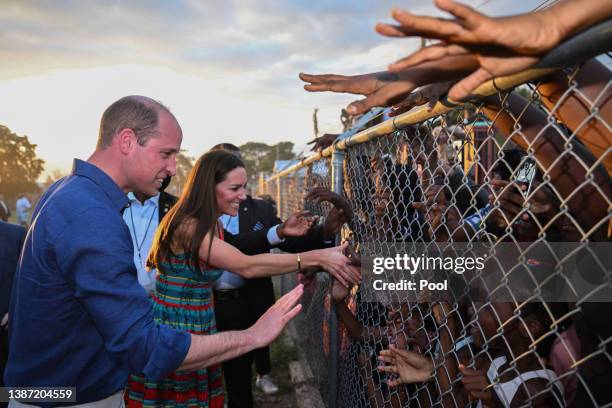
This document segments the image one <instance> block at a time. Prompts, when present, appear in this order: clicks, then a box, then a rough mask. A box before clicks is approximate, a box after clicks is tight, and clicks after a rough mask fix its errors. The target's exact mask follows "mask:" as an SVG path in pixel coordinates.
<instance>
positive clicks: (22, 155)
mask: <svg viewBox="0 0 612 408" xmlns="http://www.w3.org/2000/svg"><path fill="white" fill-rule="evenodd" d="M44 163H45V162H44V160H42V159H40V158H38V157H37V156H36V145H35V144H33V143H30V141H29V140H28V137H27V136H18V135H17V134H15V133H13V132H11V130H10V129H9V128H8V127H6V126H2V125H0V193H3V194H4V195H5V196H6V199H7V200H8V201H9V202H14V200H15V199H16V198H17V195H18V194H20V193H37V192H38V190H39V189H38V185H37V184H36V180H37V179H38V177H39V176H40V175H41V173H42V172H43V170H44Z"/></svg>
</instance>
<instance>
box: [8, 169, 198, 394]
mask: <svg viewBox="0 0 612 408" xmlns="http://www.w3.org/2000/svg"><path fill="white" fill-rule="evenodd" d="M127 204H128V199H127V196H126V195H125V194H124V193H123V192H122V191H121V189H119V187H118V186H117V184H115V183H114V182H113V180H112V179H111V178H110V177H109V176H108V175H107V174H106V173H104V172H103V171H101V170H100V169H98V168H97V167H95V166H94V165H91V164H89V163H86V162H83V161H80V160H75V162H74V168H73V172H72V174H71V175H70V176H68V177H65V178H64V179H62V180H59V181H58V182H56V183H55V184H53V185H52V186H51V187H50V188H49V190H48V191H47V192H46V193H45V194H44V195H43V197H42V198H41V200H40V202H39V203H38V205H37V206H36V209H35V211H34V214H33V222H32V227H31V229H30V231H29V232H28V235H27V237H26V242H25V245H24V248H23V254H22V258H21V260H20V266H19V270H18V271H17V274H16V276H15V284H14V286H13V288H14V289H13V293H12V297H11V308H10V327H9V335H10V347H9V350H10V355H9V361H8V365H7V367H6V372H5V376H4V379H5V383H6V385H7V386H13V387H15V386H72V387H76V395H77V402H78V403H85V402H90V401H96V400H100V399H103V398H106V397H108V396H110V395H112V394H113V393H115V392H117V391H119V390H121V389H122V388H123V387H124V386H125V384H126V382H127V379H128V375H129V374H130V373H131V372H132V373H144V374H145V375H146V376H147V377H148V378H150V379H151V380H158V379H160V378H162V377H163V376H164V375H165V374H167V373H169V372H172V371H174V370H176V368H178V366H179V365H180V364H181V362H182V361H183V360H184V359H185V356H186V355H187V351H188V349H189V346H190V341H191V338H190V335H189V334H188V333H186V332H179V331H175V330H173V329H170V328H168V327H166V326H158V325H156V324H155V323H154V322H153V311H152V308H151V305H150V303H149V300H148V297H147V294H146V292H145V291H144V289H143V288H142V287H141V286H140V285H139V284H138V281H137V278H136V269H135V267H134V262H133V247H132V239H131V238H130V233H129V231H128V228H127V226H126V224H125V222H123V219H122V217H121V211H122V210H123V209H124V208H125V207H126V205H127Z"/></svg>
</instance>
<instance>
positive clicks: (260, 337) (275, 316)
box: [248, 285, 304, 348]
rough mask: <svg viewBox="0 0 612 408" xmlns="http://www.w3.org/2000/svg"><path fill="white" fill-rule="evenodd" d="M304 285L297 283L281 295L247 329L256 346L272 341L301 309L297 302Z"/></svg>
mask: <svg viewBox="0 0 612 408" xmlns="http://www.w3.org/2000/svg"><path fill="white" fill-rule="evenodd" d="M303 292H304V286H302V285H298V286H296V287H295V288H293V290H291V291H290V292H289V293H287V294H285V295H284V296H282V297H281V298H280V299H278V300H277V301H276V303H274V304H273V305H272V306H271V307H270V308H269V309H268V310H267V311H266V313H264V314H263V315H262V316H261V317H260V318H259V319H258V320H257V321H256V322H255V324H254V325H253V326H251V327H250V328H249V329H248V330H249V331H250V332H251V333H252V335H253V339H254V341H255V342H256V343H257V347H256V348H261V347H265V346H267V345H268V344H270V343H272V342H273V341H274V340H276V338H277V337H278V336H279V334H280V333H281V332H282V331H283V329H284V328H285V326H286V325H287V323H289V321H290V320H291V319H293V318H294V317H295V316H296V315H297V314H298V313H299V312H300V310H301V309H302V305H300V304H298V301H299V300H300V297H301V296H302V293H303Z"/></svg>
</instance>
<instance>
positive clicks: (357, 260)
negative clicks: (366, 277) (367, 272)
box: [344, 241, 361, 267]
mask: <svg viewBox="0 0 612 408" xmlns="http://www.w3.org/2000/svg"><path fill="white" fill-rule="evenodd" d="M344 255H346V256H347V258H348V259H349V262H350V264H351V265H354V266H357V267H361V255H359V253H358V252H357V251H356V250H355V248H353V246H352V245H351V242H350V241H349V244H348V245H347V247H346V251H344Z"/></svg>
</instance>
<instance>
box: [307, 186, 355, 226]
mask: <svg viewBox="0 0 612 408" xmlns="http://www.w3.org/2000/svg"><path fill="white" fill-rule="evenodd" d="M304 201H314V202H316V203H317V204H319V203H321V202H322V201H327V202H328V203H330V204H332V205H333V206H334V207H336V208H337V209H338V210H342V211H343V213H344V216H345V218H346V220H347V222H351V221H352V220H353V209H352V208H351V205H350V204H349V202H348V201H346V199H345V198H344V197H342V196H341V195H339V194H336V193H334V192H333V191H331V190H330V189H328V188H325V187H315V188H313V189H312V190H310V192H309V193H308V194H307V195H306V197H304Z"/></svg>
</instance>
